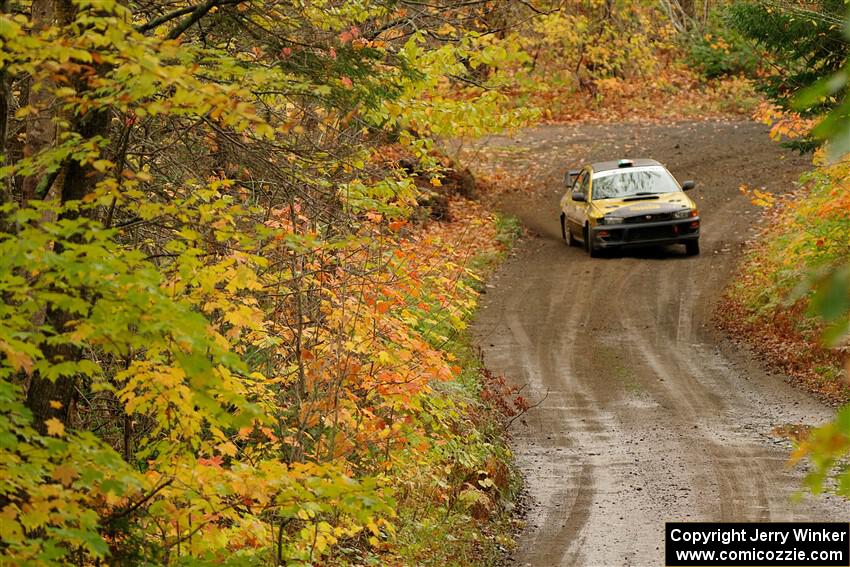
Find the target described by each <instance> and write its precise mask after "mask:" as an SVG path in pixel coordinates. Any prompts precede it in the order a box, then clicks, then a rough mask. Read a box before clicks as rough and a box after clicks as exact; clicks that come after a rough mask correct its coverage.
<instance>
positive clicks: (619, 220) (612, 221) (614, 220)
mask: <svg viewBox="0 0 850 567" xmlns="http://www.w3.org/2000/svg"><path fill="white" fill-rule="evenodd" d="M599 224H623V217H602V218H601V219H599Z"/></svg>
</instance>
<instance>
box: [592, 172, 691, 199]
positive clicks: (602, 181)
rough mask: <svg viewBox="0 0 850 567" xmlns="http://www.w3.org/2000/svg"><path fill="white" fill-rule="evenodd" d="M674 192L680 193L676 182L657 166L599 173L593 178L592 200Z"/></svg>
mask: <svg viewBox="0 0 850 567" xmlns="http://www.w3.org/2000/svg"><path fill="white" fill-rule="evenodd" d="M675 191H681V189H679V185H678V184H677V183H676V180H675V179H673V176H672V175H670V173H668V171H667V170H666V169H664V168H663V167H661V166H658V165H655V166H648V167H630V168H628V169H612V170H609V171H600V172H599V173H597V174H595V175H594V176H593V199H622V198H625V197H635V196H641V195H656V194H659V193H673V192H675Z"/></svg>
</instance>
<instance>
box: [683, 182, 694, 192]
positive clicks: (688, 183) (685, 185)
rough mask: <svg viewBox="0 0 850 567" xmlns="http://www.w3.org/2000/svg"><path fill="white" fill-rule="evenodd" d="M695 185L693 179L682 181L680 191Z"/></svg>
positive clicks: (687, 189)
mask: <svg viewBox="0 0 850 567" xmlns="http://www.w3.org/2000/svg"><path fill="white" fill-rule="evenodd" d="M696 186H697V184H696V183H694V182H693V181H685V182H684V183H682V191H690V190H691V189H693V188H694V187H696Z"/></svg>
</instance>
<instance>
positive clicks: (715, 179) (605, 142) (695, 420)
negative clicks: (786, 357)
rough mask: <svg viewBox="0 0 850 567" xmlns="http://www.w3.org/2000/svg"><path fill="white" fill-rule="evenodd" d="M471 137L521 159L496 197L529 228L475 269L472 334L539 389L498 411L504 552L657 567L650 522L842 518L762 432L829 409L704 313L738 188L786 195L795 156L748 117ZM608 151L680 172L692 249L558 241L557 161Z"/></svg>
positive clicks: (799, 166) (745, 226) (724, 260)
mask: <svg viewBox="0 0 850 567" xmlns="http://www.w3.org/2000/svg"><path fill="white" fill-rule="evenodd" d="M484 144H485V145H486V149H485V152H486V153H487V155H488V156H489V158H488V159H489V160H491V164H492V163H496V164H498V165H500V166H502V167H505V168H506V169H508V170H511V171H513V172H514V173H517V172H523V171H528V175H529V176H532V177H533V181H534V183H533V185H534V187H535V188H536V190H535V191H531V192H528V191H525V192H522V193H517V194H509V195H507V196H506V197H505V198H504V199H503V200H502V204H501V207H502V209H503V210H505V211H506V212H508V213H511V214H513V215H515V216H517V217H519V218H520V219H521V220H522V221H523V223H524V224H525V225H526V226H527V227H528V228H529V229H530V231H531V233H532V235H533V236H532V238H529V239H526V240H525V241H524V242H523V243H522V244H521V246H520V248H519V250H518V251H517V253H516V255H515V256H514V257H513V258H512V259H511V260H509V261H508V262H507V263H506V264H505V265H504V266H503V268H502V269H501V270H500V271H499V272H498V273H497V274H496V276H495V278H494V279H493V280H492V281H491V284H490V287H489V288H488V290H487V291H488V293H487V294H486V295H485V296H484V297H483V302H482V309H481V311H480V314H479V316H478V319H477V322H476V325H475V329H474V331H475V336H476V339H477V342H478V344H479V345H480V346H481V348H482V349H483V353H484V358H485V363H486V364H487V366H488V367H489V368H490V369H491V370H493V371H494V372H497V373H503V374H505V375H506V376H508V377H509V379H510V380H511V381H512V382H514V383H516V384H524V385H526V386H525V388H524V390H523V394H524V395H525V396H526V397H528V398H530V399H531V400H532V401H536V400H539V399H543V398H544V396H545V400H544V401H543V403H542V404H541V405H540V406H539V407H537V408H535V409H533V410H531V411H530V412H529V413H528V414H527V416H526V418H525V420H524V423H515V424H514V431H513V434H514V446H515V452H516V455H517V459H518V462H519V465H520V467H521V468H522V471H523V473H524V475H525V478H526V486H527V492H528V495H529V501H530V509H529V511H528V515H527V527H526V530H525V532H524V533H523V535H522V536H521V538H520V541H519V546H518V548H517V550H516V553H515V554H514V557H513V558H512V559H511V562H512V564H516V565H532V566H540V567H552V566H558V565H583V566H595V565H605V566H615V565H652V566H658V565H662V564H663V561H664V559H663V552H664V522H665V521H696V520H705V521H785V520H789V521H793V520H812V521H817V520H823V521H827V520H830V521H845V522H846V521H847V520H848V519H850V506H848V504H847V503H846V502H844V501H842V500H840V499H838V498H837V497H833V496H818V497H814V496H811V495H802V498H795V496H799V494H798V493H799V490H800V487H801V478H802V475H803V471H801V470H800V469H799V468H790V467H789V466H787V460H788V455H789V450H790V444H789V443H788V442H786V441H785V440H783V439H780V438H777V437H776V436H774V435H772V433H771V431H772V429H773V428H774V427H775V426H778V425H782V424H787V423H810V424H816V423H820V422H823V421H824V420H826V419H828V418H829V416H830V413H831V411H830V409H829V408H828V407H826V406H824V405H823V404H821V403H819V402H818V401H817V400H815V399H814V398H813V397H812V396H810V395H808V394H806V393H804V392H801V391H799V390H797V389H795V388H793V387H792V386H790V385H789V384H787V383H786V382H785V381H784V380H783V377H781V376H775V375H769V374H768V373H766V372H765V371H764V369H763V368H762V367H761V366H760V365H759V363H758V362H757V361H755V360H753V359H752V358H751V357H750V356H749V355H748V354H747V353H746V352H743V351H741V350H740V349H739V348H737V347H735V346H734V345H733V344H731V343H730V342H729V341H728V340H727V339H725V338H724V337H723V336H722V334H720V333H719V332H718V331H716V330H715V329H714V328H713V326H712V323H711V314H712V310H713V308H714V306H715V304H716V301H717V299H718V297H719V295H720V294H721V293H722V291H723V288H724V286H725V284H726V283H727V281H728V278H729V277H730V273H731V271H732V269H733V268H734V265H735V262H736V259H737V256H738V254H739V253H740V248H741V244H742V243H743V242H744V241H745V240H746V239H748V238H751V237H752V228H751V225H752V223H753V221H754V220H755V219H756V218H757V216H758V211H757V210H755V208H754V207H753V206H752V205H750V204H749V201H748V199H747V197H746V196H744V195H742V194H741V193H740V191H739V190H738V188H739V186H740V185H741V184H742V183H747V184H749V185H751V186H755V187H761V186H764V187H766V188H768V189H769V190H771V191H775V192H783V191H788V190H789V189H791V188H792V187H793V182H794V180H795V179H796V178H797V176H798V175H799V173H800V172H801V171H802V170H803V169H804V168H805V167H806V164H807V161H806V159H805V158H800V157H797V156H795V155H794V154H791V153H789V152H787V151H785V150H783V149H781V148H780V147H778V146H777V145H776V144H774V143H772V142H771V141H770V140H769V139H768V137H767V133H766V131H765V128H764V127H762V126H759V125H757V124H753V123H749V122H694V123H684V124H675V125H670V126H622V125H621V126H598V125H597V126H580V127H579V126H547V127H540V128H536V129H533V130H526V131H523V132H522V133H521V134H520V135H518V136H517V137H515V138H490V139H488V140H487V141H486V142H484ZM620 157H650V158H654V159H657V160H659V161H661V162H662V163H664V164H665V165H667V167H668V169H670V171H671V172H672V173H673V174H674V175H675V176H676V177H677V178H678V179H679V181H680V182H681V181H684V180H686V179H694V180H696V182H697V188H696V189H695V190H694V191H693V192H692V193H691V195H693V196H694V197H695V200H696V201H697V203H698V205H699V207H700V213H701V216H702V218H703V225H702V226H703V228H702V230H703V234H702V240H701V242H702V254H701V255H700V256H698V257H694V258H687V257H685V256H684V251H683V250H682V249H680V248H678V247H675V246H672V247H669V248H665V249H661V250H647V251H636V252H628V253H623V254H616V255H613V256H611V257H606V258H600V259H590V258H589V257H588V256H587V255H586V254H585V253H584V252H583V251H582V250H580V249H578V248H568V247H567V246H566V245H565V244H564V243H563V241H562V240H561V238H560V228H559V224H558V213H559V211H558V200H559V197H560V195H561V193H562V191H563V189H562V179H563V174H564V172H565V171H566V170H567V169H569V168H571V167H574V166H576V165H578V164H580V163H583V162H585V161H587V160H590V161H598V160H605V159H617V158H620ZM481 163H483V161H482V162H481Z"/></svg>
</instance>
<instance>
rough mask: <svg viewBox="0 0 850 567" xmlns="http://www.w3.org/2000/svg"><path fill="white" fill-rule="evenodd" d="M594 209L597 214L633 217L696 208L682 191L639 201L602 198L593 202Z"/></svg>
mask: <svg viewBox="0 0 850 567" xmlns="http://www.w3.org/2000/svg"><path fill="white" fill-rule="evenodd" d="M593 208H594V211H595V212H596V213H597V214H598V215H599V216H603V215H613V216H616V217H634V216H641V215H656V214H659V213H672V212H675V211H681V210H682V209H692V208H696V205H694V202H693V201H691V199H690V198H688V196H687V195H685V194H684V193H682V192H676V193H662V194H660V195H658V198H657V199H641V200H639V201H624V200H623V199H604V200H599V201H594V202H593Z"/></svg>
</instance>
